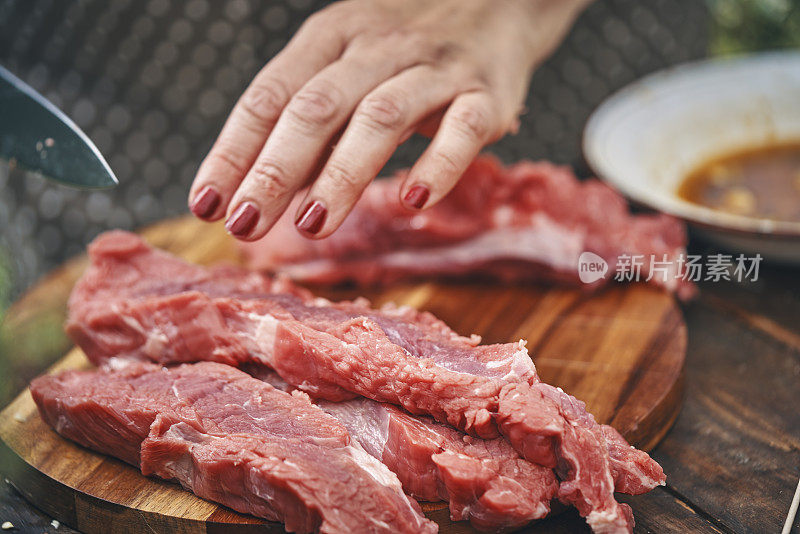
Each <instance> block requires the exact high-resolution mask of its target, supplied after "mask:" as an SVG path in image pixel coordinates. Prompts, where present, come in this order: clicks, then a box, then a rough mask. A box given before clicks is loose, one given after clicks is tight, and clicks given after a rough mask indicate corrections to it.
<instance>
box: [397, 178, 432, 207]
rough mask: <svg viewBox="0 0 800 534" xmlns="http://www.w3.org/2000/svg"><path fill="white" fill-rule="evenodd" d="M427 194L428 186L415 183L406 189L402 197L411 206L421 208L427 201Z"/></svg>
mask: <svg viewBox="0 0 800 534" xmlns="http://www.w3.org/2000/svg"><path fill="white" fill-rule="evenodd" d="M429 196H431V192H430V191H429V190H428V188H427V187H425V186H424V185H420V184H417V185H415V186H414V187H412V188H411V189H409V190H408V193H406V196H405V197H403V201H404V202H405V203H406V204H407V205H409V206H411V207H414V208H417V209H421V208H422V206H424V205H425V203H426V202H427V201H428V197H429Z"/></svg>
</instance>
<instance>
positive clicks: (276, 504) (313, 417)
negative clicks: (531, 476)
mask: <svg viewBox="0 0 800 534" xmlns="http://www.w3.org/2000/svg"><path fill="white" fill-rule="evenodd" d="M31 393H32V395H33V399H34V401H35V402H36V404H37V406H38V407H39V411H40V413H41V414H42V417H43V418H44V419H45V420H46V421H47V422H48V423H49V424H50V425H51V426H52V427H53V428H54V429H55V430H56V431H57V432H58V433H60V434H61V435H63V436H64V437H67V438H69V439H72V440H74V441H76V442H78V443H80V444H81V445H84V446H86V447H89V448H91V449H94V450H97V451H99V452H103V453H105V454H109V455H111V456H115V457H117V458H120V459H121V460H124V461H126V462H128V463H130V464H132V465H134V466H137V467H140V468H141V470H142V473H143V474H145V475H155V476H159V477H161V478H165V479H174V480H177V481H178V482H180V483H181V484H182V485H183V486H184V487H186V488H187V489H190V490H191V491H193V492H194V493H195V494H197V495H198V496H200V497H203V498H207V499H211V500H214V501H217V502H220V503H222V504H224V505H226V506H229V507H231V508H233V509H235V510H238V511H240V512H245V513H251V514H254V515H257V516H260V517H263V518H266V519H269V520H272V521H281V522H283V523H284V524H285V526H286V529H287V530H288V531H290V532H325V533H342V532H364V533H377V532H385V533H394V532H407V533H409V534H410V533H417V532H428V533H433V532H436V531H437V527H436V525H435V524H434V523H432V522H430V521H428V520H427V519H425V517H424V516H423V515H422V513H421V511H420V509H419V507H418V505H417V504H416V502H414V501H412V500H411V499H409V498H408V497H407V496H406V495H405V494H404V493H403V491H402V488H401V486H400V482H399V480H398V479H397V477H396V476H395V475H394V474H392V473H391V472H390V471H389V470H388V469H387V468H386V467H385V466H384V465H382V464H381V463H380V462H378V461H376V460H375V459H374V458H372V457H371V456H369V455H368V454H367V453H365V452H364V451H363V449H362V448H361V447H360V446H359V445H358V444H357V443H350V439H349V433H348V432H347V429H346V428H345V427H344V426H343V425H341V424H340V423H339V422H338V421H337V420H336V419H335V418H333V417H331V416H330V415H328V414H326V413H325V412H323V411H322V410H320V409H319V408H317V407H315V406H313V405H312V404H311V403H310V402H309V401H308V398H307V397H306V396H305V395H303V394H300V395H291V394H288V393H285V392H283V391H280V390H277V389H275V388H273V387H272V386H270V385H269V384H266V383H265V382H262V381H260V380H257V379H255V378H252V377H250V376H249V375H247V374H246V373H243V372H241V371H238V370H236V369H234V368H232V367H230V366H227V365H221V364H217V363H211V362H206V363H197V364H187V365H183V366H179V367H176V368H173V369H164V368H161V367H159V366H156V365H152V364H141V363H132V364H130V365H127V366H125V367H123V368H122V369H118V370H112V369H104V370H93V371H66V372H63V373H61V374H59V375H55V376H42V377H39V378H37V379H36V380H34V381H33V382H32V383H31Z"/></svg>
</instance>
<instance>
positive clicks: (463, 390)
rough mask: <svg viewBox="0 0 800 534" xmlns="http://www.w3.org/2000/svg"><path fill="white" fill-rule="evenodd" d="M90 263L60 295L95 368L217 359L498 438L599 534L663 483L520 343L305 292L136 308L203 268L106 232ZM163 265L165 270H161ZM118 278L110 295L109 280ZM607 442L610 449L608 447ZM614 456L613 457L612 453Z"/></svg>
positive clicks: (324, 394)
mask: <svg viewBox="0 0 800 534" xmlns="http://www.w3.org/2000/svg"><path fill="white" fill-rule="evenodd" d="M90 256H91V259H92V263H91V266H90V268H89V270H88V271H87V273H86V275H85V276H84V278H83V279H82V280H81V281H80V282H79V283H78V284H77V285H76V287H75V289H74V291H73V294H72V296H71V298H70V310H69V311H70V316H69V320H68V324H67V331H68V333H69V334H70V335H71V336H72V337H73V339H74V340H75V341H76V342H77V343H78V344H79V345H80V346H81V347H82V348H83V349H84V351H85V352H86V353H87V355H88V356H89V357H90V359H92V360H93V361H95V362H100V363H102V362H104V361H107V360H108V359H110V358H113V357H125V358H133V359H144V360H153V361H158V362H162V363H170V362H182V361H198V360H214V361H221V362H225V363H230V364H234V365H237V364H238V365H241V364H244V363H258V364H261V365H266V366H268V367H271V368H273V369H274V370H276V371H277V372H278V374H280V375H281V377H282V378H283V379H284V380H286V381H287V382H289V383H290V384H292V385H293V386H295V387H297V388H298V389H301V390H303V391H306V392H308V393H309V394H311V395H312V396H314V397H317V398H324V399H326V400H332V401H339V400H344V399H347V398H352V397H353V396H354V394H357V395H362V396H365V397H368V398H371V399H373V400H377V401H380V402H388V403H392V404H397V405H400V406H403V407H404V408H405V409H406V410H408V411H409V412H411V413H413V414H427V415H431V416H433V417H434V418H435V419H437V420H438V421H440V422H444V423H447V424H450V425H452V426H454V427H456V428H460V429H461V430H464V431H466V432H468V433H470V434H473V435H476V436H479V437H483V438H494V437H497V436H498V435H499V434H500V433H502V435H504V436H505V437H506V438H507V439H508V440H509V442H510V443H511V444H512V445H513V446H514V448H515V449H516V450H517V451H518V452H520V453H521V454H522V455H523V457H525V458H526V459H528V460H530V461H532V462H534V463H538V464H540V465H543V466H547V467H554V468H556V469H557V472H558V474H559V476H560V477H561V480H562V484H561V487H560V488H559V497H560V498H561V499H562V500H563V501H565V502H567V503H570V504H574V505H575V506H576V507H577V508H578V509H579V510H580V511H581V513H583V514H584V515H586V516H587V521H588V522H589V523H590V524H591V525H592V526H593V527H594V528H596V529H597V530H609V531H620V532H623V531H627V530H629V529H630V527H631V525H632V521H631V518H630V511H629V510H628V508H627V507H626V506H624V505H619V504H618V503H617V502H616V501H615V500H614V498H613V491H614V489H615V485H617V484H618V486H617V489H627V490H629V491H631V490H634V489H637V490H646V489H650V488H652V487H654V486H655V485H657V484H661V483H663V481H664V475H663V471H662V470H661V468H660V467H659V466H658V464H656V463H655V462H654V461H653V460H651V459H650V458H649V456H647V455H646V454H644V453H639V452H638V451H634V449H632V448H631V447H630V446H629V445H628V444H627V443H625V442H624V440H622V438H621V437H620V436H619V434H616V433H613V432H604V431H603V427H602V426H601V425H598V424H597V423H596V422H595V420H594V418H593V417H592V416H591V415H590V414H587V413H586V412H585V408H584V406H583V404H582V403H580V402H579V401H577V400H575V399H574V398H572V397H570V396H569V395H567V394H566V393H564V392H563V391H561V390H559V389H557V388H553V387H552V386H549V385H547V384H542V383H540V382H539V381H538V378H537V376H536V372H535V369H534V367H533V363H532V362H531V360H530V358H529V357H528V354H527V351H526V350H525V347H524V343H523V342H520V343H508V344H499V345H485V346H478V345H477V343H478V342H479V339H477V338H476V337H475V336H473V337H472V338H464V337H462V336H459V335H458V334H456V333H455V332H453V331H452V330H450V329H449V328H448V327H447V326H446V325H445V324H444V323H442V322H441V321H439V320H437V319H435V318H434V317H433V316H432V315H430V314H428V313H422V312H417V311H415V310H412V309H410V308H393V307H387V308H384V309H382V310H375V309H372V308H370V307H369V306H368V303H367V302H366V301H363V300H362V301H356V302H342V303H331V302H329V301H327V300H325V299H319V298H317V299H314V298H311V297H309V296H307V295H305V296H304V295H303V294H302V292H297V291H295V292H293V293H264V294H262V295H261V297H260V298H257V297H253V298H229V297H223V296H219V295H220V292H216V291H214V292H212V294H214V295H217V296H215V297H211V296H209V294H207V293H205V292H202V291H198V290H195V289H194V288H193V287H192V286H191V284H178V285H182V286H183V287H184V291H183V292H182V293H178V294H175V295H165V294H163V293H159V294H158V295H156V296H146V295H144V294H142V293H141V292H139V293H137V296H136V297H135V298H130V297H128V295H127V288H128V287H130V286H133V287H136V288H141V287H144V286H145V285H146V284H145V283H144V282H143V283H141V284H137V283H135V282H132V279H133V278H135V276H140V277H143V278H156V279H157V278H159V277H160V276H161V274H160V272H161V270H162V268H164V269H165V270H167V271H168V272H170V276H172V278H173V282H172V283H173V284H175V280H177V279H180V274H179V270H180V269H179V268H178V267H177V265H178V264H180V265H183V266H184V268H185V269H187V272H188V275H187V278H190V279H193V278H194V277H195V276H196V275H195V271H196V270H198V269H201V268H200V267H196V266H188V265H186V264H184V263H183V262H181V261H180V260H177V259H176V258H173V257H171V256H169V255H168V254H166V253H163V252H157V251H154V250H152V249H151V248H149V247H148V246H146V245H145V244H144V243H143V242H142V241H141V240H140V239H139V238H138V237H136V236H134V235H132V234H127V233H122V232H116V233H109V234H106V235H104V236H101V237H100V238H98V239H97V240H96V241H95V243H94V244H93V245H92V246H91V247H90ZM165 264H168V267H164V266H165ZM126 271H135V273H136V275H135V276H131V275H129V274H123V276H122V279H125V280H127V281H128V283H127V284H126V285H120V284H119V283H118V282H117V279H116V278H114V277H109V276H105V274H106V273H110V272H114V273H117V272H120V273H125V272H126ZM609 440H611V441H609ZM610 451H614V453H613V454H611V452H610Z"/></svg>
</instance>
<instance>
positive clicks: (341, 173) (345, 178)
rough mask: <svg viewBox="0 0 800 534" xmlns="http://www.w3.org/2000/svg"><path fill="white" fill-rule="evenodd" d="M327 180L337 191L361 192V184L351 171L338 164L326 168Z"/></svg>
mask: <svg viewBox="0 0 800 534" xmlns="http://www.w3.org/2000/svg"><path fill="white" fill-rule="evenodd" d="M325 179H326V180H327V181H328V182H329V183H330V184H331V185H332V186H333V188H334V189H336V190H337V191H342V190H350V191H352V190H360V189H361V182H360V180H359V179H358V177H356V175H354V174H353V173H352V172H351V171H350V170H348V169H347V168H346V167H345V166H343V165H341V164H338V163H329V164H328V166H327V167H326V168H325Z"/></svg>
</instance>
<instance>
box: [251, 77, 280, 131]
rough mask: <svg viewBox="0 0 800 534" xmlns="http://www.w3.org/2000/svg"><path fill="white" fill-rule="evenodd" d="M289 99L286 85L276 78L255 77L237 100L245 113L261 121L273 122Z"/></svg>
mask: <svg viewBox="0 0 800 534" xmlns="http://www.w3.org/2000/svg"><path fill="white" fill-rule="evenodd" d="M288 100H289V90H288V89H287V88H286V85H285V84H284V83H283V82H281V81H279V80H276V79H266V80H259V79H256V80H255V81H254V82H253V85H252V86H250V87H249V88H248V89H247V91H245V93H244V95H242V99H241V101H240V102H239V104H240V105H241V107H242V109H244V111H245V113H247V114H248V115H250V116H252V117H254V118H255V119H256V120H258V121H259V122H262V123H269V122H274V121H276V120H277V119H278V116H279V115H280V114H281V111H282V110H283V108H284V106H285V105H286V102H288Z"/></svg>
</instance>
